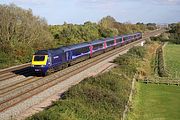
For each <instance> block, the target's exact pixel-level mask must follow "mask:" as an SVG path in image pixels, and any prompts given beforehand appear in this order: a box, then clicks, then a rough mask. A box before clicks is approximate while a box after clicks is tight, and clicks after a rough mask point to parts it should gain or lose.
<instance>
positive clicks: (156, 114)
mask: <svg viewBox="0 0 180 120" xmlns="http://www.w3.org/2000/svg"><path fill="white" fill-rule="evenodd" d="M137 88H138V93H137V95H136V97H135V99H134V103H133V111H132V112H131V113H130V114H129V116H128V117H129V118H128V120H180V114H179V113H180V87H179V86H168V85H157V84H143V83H137Z"/></svg>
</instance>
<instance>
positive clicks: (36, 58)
mask: <svg viewBox="0 0 180 120" xmlns="http://www.w3.org/2000/svg"><path fill="white" fill-rule="evenodd" d="M44 59H45V56H43V55H36V56H35V57H34V61H44Z"/></svg>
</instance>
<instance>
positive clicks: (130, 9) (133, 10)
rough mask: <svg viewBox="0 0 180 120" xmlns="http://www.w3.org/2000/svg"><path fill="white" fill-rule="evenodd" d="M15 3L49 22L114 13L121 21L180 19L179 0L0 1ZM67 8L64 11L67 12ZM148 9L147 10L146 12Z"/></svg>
mask: <svg viewBox="0 0 180 120" xmlns="http://www.w3.org/2000/svg"><path fill="white" fill-rule="evenodd" d="M147 2H148V4H147ZM12 3H13V4H15V5H17V6H18V7H21V8H23V9H31V10H32V12H33V15H35V16H40V17H41V18H45V19H46V21H47V23H48V24H49V25H62V24H64V22H66V23H72V24H84V22H87V21H91V22H95V23H97V22H98V21H100V20H101V19H102V18H103V17H106V16H112V17H113V18H115V19H116V21H118V22H121V23H127V22H128V23H132V24H135V23H138V22H140V23H144V24H146V23H156V24H169V23H177V22H180V14H179V13H180V0H156V1H155V0H151V1H147V0H139V1H134V0H126V1H125V0H111V1H106V0H69V1H58V0H46V1H44V0H2V1H0V4H6V5H9V4H12ZM64 11H65V12H64ZM147 13H148V14H147Z"/></svg>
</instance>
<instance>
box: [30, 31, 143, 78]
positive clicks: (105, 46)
mask: <svg viewBox="0 0 180 120" xmlns="http://www.w3.org/2000/svg"><path fill="white" fill-rule="evenodd" d="M141 38H142V33H140V32H138V33H134V34H128V35H121V36H115V37H111V38H104V39H99V40H94V41H91V42H84V43H79V44H74V45H70V46H63V47H59V48H56V49H48V50H39V51H37V52H36V53H35V54H34V55H33V57H32V65H31V66H32V69H33V71H34V72H35V73H36V74H41V75H43V76H45V75H47V74H49V73H51V72H54V71H58V70H61V69H64V68H66V67H68V66H71V65H73V64H76V63H78V62H81V61H84V60H86V59H89V58H91V57H94V56H97V55H99V54H103V53H104V52H107V51H110V50H112V49H115V48H117V47H121V46H123V45H126V44H128V43H130V42H132V41H136V40H139V39H141Z"/></svg>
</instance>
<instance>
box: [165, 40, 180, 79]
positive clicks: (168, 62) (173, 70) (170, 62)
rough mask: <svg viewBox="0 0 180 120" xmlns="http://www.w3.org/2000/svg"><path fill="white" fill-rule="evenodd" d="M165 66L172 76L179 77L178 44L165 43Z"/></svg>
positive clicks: (179, 50) (179, 56) (179, 52)
mask: <svg viewBox="0 0 180 120" xmlns="http://www.w3.org/2000/svg"><path fill="white" fill-rule="evenodd" d="M164 58H165V59H164V60H165V67H166V69H167V70H168V72H169V73H170V75H171V76H172V77H174V78H180V45H176V44H167V45H166V46H165V48H164Z"/></svg>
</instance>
